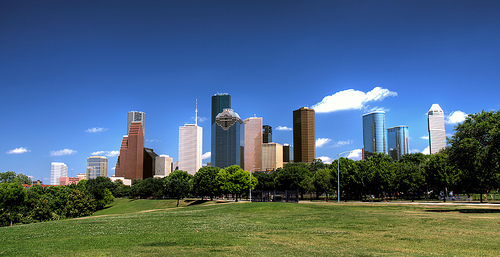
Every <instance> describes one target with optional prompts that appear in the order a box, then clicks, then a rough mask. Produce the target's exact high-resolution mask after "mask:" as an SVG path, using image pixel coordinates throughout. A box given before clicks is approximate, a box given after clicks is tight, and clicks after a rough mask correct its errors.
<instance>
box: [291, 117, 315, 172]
mask: <svg viewBox="0 0 500 257" xmlns="http://www.w3.org/2000/svg"><path fill="white" fill-rule="evenodd" d="M315 137H316V132H315V125H314V109H310V108H307V107H302V108H300V109H298V110H295V111H293V157H294V162H307V163H310V162H312V161H313V160H314V159H315V158H316V138H315Z"/></svg>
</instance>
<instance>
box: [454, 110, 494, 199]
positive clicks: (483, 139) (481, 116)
mask: <svg viewBox="0 0 500 257" xmlns="http://www.w3.org/2000/svg"><path fill="white" fill-rule="evenodd" d="M449 144H450V145H451V147H449V152H448V153H449V158H450V161H451V163H453V164H454V165H455V166H456V167H457V168H459V169H460V171H461V184H462V185H463V186H464V188H465V189H466V190H469V191H471V192H476V193H480V194H481V202H482V201H483V198H482V195H483V194H484V193H486V192H487V191H488V190H490V189H493V188H497V187H498V186H499V178H500V111H496V112H485V111H482V112H481V113H476V114H471V115H469V116H468V117H467V118H466V119H465V121H464V122H463V123H462V124H458V125H457V126H456V127H455V134H454V135H453V137H452V138H451V139H449Z"/></svg>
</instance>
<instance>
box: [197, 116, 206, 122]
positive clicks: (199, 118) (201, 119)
mask: <svg viewBox="0 0 500 257" xmlns="http://www.w3.org/2000/svg"><path fill="white" fill-rule="evenodd" d="M205 121H207V118H206V117H198V122H205Z"/></svg>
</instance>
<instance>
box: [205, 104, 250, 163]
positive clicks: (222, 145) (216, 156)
mask: <svg viewBox="0 0 500 257" xmlns="http://www.w3.org/2000/svg"><path fill="white" fill-rule="evenodd" d="M214 142H215V143H214ZM244 146H245V127H244V125H243V121H242V120H241V118H240V116H239V115H238V114H237V113H236V112H234V111H233V110H232V109H224V111H222V112H221V113H219V114H218V115H217V117H216V119H215V123H214V124H212V147H211V149H212V162H211V164H212V166H214V167H219V168H221V169H223V168H226V167H229V166H231V165H239V166H240V167H241V168H242V169H244V163H245V161H244Z"/></svg>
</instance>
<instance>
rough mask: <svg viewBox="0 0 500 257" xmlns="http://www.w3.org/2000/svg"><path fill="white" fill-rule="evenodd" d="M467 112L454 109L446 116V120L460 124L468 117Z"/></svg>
mask: <svg viewBox="0 0 500 257" xmlns="http://www.w3.org/2000/svg"><path fill="white" fill-rule="evenodd" d="M467 116H468V115H467V113H465V112H462V111H454V112H452V113H450V115H448V116H446V119H445V122H446V123H448V124H458V123H461V122H463V121H464V120H465V119H466V118H467Z"/></svg>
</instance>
